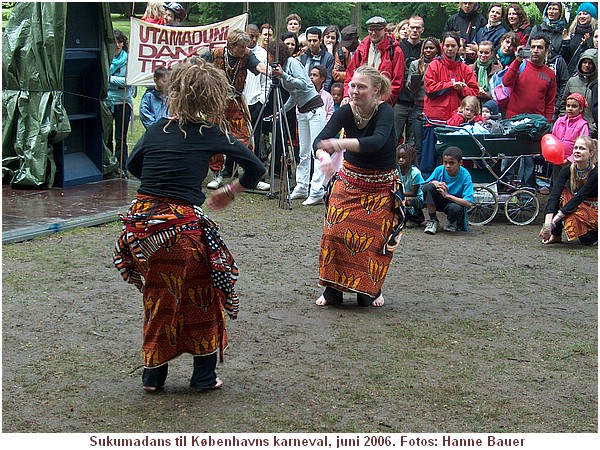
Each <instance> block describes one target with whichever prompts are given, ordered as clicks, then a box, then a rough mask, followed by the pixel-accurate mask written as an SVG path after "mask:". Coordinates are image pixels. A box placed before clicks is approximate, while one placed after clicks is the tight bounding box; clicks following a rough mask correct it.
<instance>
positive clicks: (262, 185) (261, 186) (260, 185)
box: [256, 181, 271, 191]
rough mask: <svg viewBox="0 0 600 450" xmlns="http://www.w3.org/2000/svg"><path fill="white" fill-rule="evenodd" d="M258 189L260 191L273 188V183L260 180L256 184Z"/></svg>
mask: <svg viewBox="0 0 600 450" xmlns="http://www.w3.org/2000/svg"><path fill="white" fill-rule="evenodd" d="M256 189H258V190H259V191H268V190H270V189H271V185H270V184H269V183H265V182H264V181H259V182H258V184H257V185H256Z"/></svg>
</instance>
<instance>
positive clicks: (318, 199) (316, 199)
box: [302, 195, 323, 206]
mask: <svg viewBox="0 0 600 450" xmlns="http://www.w3.org/2000/svg"><path fill="white" fill-rule="evenodd" d="M321 203H323V196H322V195H311V196H310V197H308V198H307V199H306V200H304V201H303V202H302V206H313V205H320V204H321Z"/></svg>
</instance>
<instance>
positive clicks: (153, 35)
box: [127, 14, 248, 86]
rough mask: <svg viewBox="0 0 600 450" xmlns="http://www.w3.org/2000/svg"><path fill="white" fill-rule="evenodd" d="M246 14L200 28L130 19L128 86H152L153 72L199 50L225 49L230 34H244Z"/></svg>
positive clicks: (195, 53)
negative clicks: (235, 31) (235, 32)
mask: <svg viewBox="0 0 600 450" xmlns="http://www.w3.org/2000/svg"><path fill="white" fill-rule="evenodd" d="M247 20H248V14H241V15H239V16H235V17H232V18H230V19H227V20H224V21H222V22H217V23H213V24H210V25H203V26H199V27H167V26H162V25H155V24H152V23H147V22H144V21H143V20H140V19H134V18H132V19H131V31H130V35H129V55H128V57H127V84H128V85H130V86H151V85H153V84H154V81H153V76H154V71H155V70H156V69H157V68H158V67H160V66H166V67H171V66H172V65H174V64H177V63H178V62H181V61H183V60H185V59H186V58H189V57H190V56H194V55H197V54H198V53H199V52H200V50H203V49H208V50H212V49H215V48H220V47H225V44H226V43H227V36H228V35H229V30H235V29H240V30H246V22H247Z"/></svg>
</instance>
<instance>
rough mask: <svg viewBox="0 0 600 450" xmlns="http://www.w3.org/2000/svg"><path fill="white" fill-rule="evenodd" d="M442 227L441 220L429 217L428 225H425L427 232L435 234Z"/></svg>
mask: <svg viewBox="0 0 600 450" xmlns="http://www.w3.org/2000/svg"><path fill="white" fill-rule="evenodd" d="M439 229H440V222H439V221H437V220H435V219H429V220H428V221H427V225H425V231H424V233H426V234H435V233H437V231H438V230H439Z"/></svg>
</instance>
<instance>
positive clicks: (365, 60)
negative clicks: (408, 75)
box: [342, 16, 404, 106]
mask: <svg viewBox="0 0 600 450" xmlns="http://www.w3.org/2000/svg"><path fill="white" fill-rule="evenodd" d="M366 25H367V31H368V32H369V35H368V36H367V37H365V38H364V39H363V41H362V42H361V43H360V45H359V46H358V48H357V49H356V51H355V52H354V56H353V57H352V60H351V61H350V63H349V64H348V68H347V69H346V79H345V80H344V101H343V103H342V104H346V103H348V86H349V84H350V81H351V80H352V76H353V75H354V71H355V70H356V68H357V67H360V66H363V65H365V64H368V65H370V66H372V67H376V68H377V69H378V70H379V71H380V72H381V73H382V74H383V75H385V76H386V77H388V78H389V79H390V81H391V82H392V94H391V95H390V97H389V98H388V99H387V102H388V103H389V104H390V105H392V106H394V105H395V104H396V101H397V100H398V94H399V93H400V91H401V90H402V85H403V84H404V54H403V53H402V49H401V48H400V44H398V42H397V41H396V40H395V39H394V38H393V37H392V36H390V35H389V34H388V33H387V31H386V29H385V27H386V25H387V20H385V19H384V18H383V17H379V16H375V17H371V18H370V19H369V20H367V22H366Z"/></svg>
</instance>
